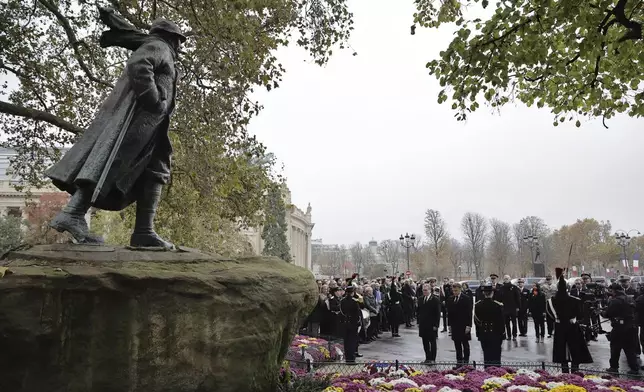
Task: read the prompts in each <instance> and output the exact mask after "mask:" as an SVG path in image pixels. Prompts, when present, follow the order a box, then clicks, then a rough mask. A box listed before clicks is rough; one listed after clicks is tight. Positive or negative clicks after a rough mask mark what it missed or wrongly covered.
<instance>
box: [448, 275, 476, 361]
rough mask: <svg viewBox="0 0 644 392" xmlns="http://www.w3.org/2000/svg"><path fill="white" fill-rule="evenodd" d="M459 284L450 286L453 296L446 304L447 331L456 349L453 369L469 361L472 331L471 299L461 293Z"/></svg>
mask: <svg viewBox="0 0 644 392" xmlns="http://www.w3.org/2000/svg"><path fill="white" fill-rule="evenodd" d="M461 290H462V287H461V284H460V283H454V284H453V285H452V292H453V293H454V296H453V297H452V298H451V299H450V300H449V302H448V304H447V307H448V309H447V314H448V315H449V329H450V332H451V333H452V340H453V341H454V347H455V348H456V362H457V365H456V367H455V369H457V368H459V367H461V366H464V365H466V364H467V363H468V362H469V361H470V339H472V335H471V333H470V331H471V329H472V298H470V297H468V296H467V295H463V294H462V293H461Z"/></svg>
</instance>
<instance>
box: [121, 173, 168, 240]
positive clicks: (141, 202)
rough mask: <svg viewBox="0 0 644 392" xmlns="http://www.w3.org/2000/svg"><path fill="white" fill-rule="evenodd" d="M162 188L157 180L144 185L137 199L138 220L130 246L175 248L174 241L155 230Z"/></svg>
mask: <svg viewBox="0 0 644 392" xmlns="http://www.w3.org/2000/svg"><path fill="white" fill-rule="evenodd" d="M162 188H163V185H162V184H160V183H156V182H148V183H146V184H145V186H144V187H143V192H141V195H140V196H139V198H138V199H137V201H136V222H135V224H134V232H133V233H132V237H130V246H134V247H137V248H138V247H143V248H147V247H155V248H156V247H161V248H166V249H174V245H173V244H172V243H170V242H168V241H166V240H164V239H163V238H161V237H159V235H158V234H157V233H156V232H155V231H154V217H155V215H156V213H157V207H158V206H159V200H160V199H161V189H162Z"/></svg>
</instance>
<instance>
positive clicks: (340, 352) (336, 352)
mask: <svg viewBox="0 0 644 392" xmlns="http://www.w3.org/2000/svg"><path fill="white" fill-rule="evenodd" d="M335 354H336V355H337V356H338V357H340V359H342V358H344V353H343V352H342V350H340V348H338V347H337V346H336V347H335Z"/></svg>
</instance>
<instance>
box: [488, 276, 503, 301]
mask: <svg viewBox="0 0 644 392" xmlns="http://www.w3.org/2000/svg"><path fill="white" fill-rule="evenodd" d="M490 282H491V285H492V288H493V289H494V300H495V301H498V302H501V303H503V291H502V290H501V289H502V288H503V285H502V284H501V283H499V275H497V274H490Z"/></svg>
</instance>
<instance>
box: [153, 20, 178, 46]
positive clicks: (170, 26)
mask: <svg viewBox="0 0 644 392" xmlns="http://www.w3.org/2000/svg"><path fill="white" fill-rule="evenodd" d="M158 31H165V32H166V33H170V34H174V35H176V36H178V37H179V39H180V40H181V42H186V36H185V35H184V34H183V32H182V31H181V29H180V28H179V26H177V24H176V23H174V22H170V21H169V20H165V19H157V20H155V21H154V22H152V27H150V34H152V33H155V32H158Z"/></svg>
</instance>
